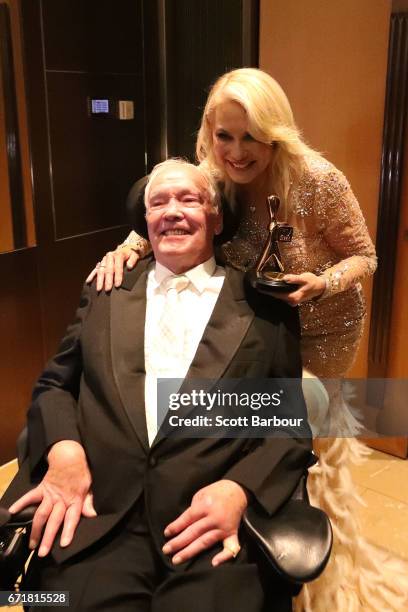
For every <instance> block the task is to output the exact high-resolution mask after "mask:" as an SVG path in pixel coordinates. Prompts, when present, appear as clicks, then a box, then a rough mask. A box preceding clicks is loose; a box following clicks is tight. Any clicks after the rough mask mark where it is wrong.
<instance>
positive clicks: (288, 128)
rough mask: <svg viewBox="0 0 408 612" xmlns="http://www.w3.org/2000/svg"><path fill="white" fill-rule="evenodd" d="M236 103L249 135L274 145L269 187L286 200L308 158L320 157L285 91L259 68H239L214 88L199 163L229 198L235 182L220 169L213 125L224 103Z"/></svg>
mask: <svg viewBox="0 0 408 612" xmlns="http://www.w3.org/2000/svg"><path fill="white" fill-rule="evenodd" d="M227 101H228V102H230V101H232V102H237V103H238V104H240V105H241V106H242V108H243V109H244V111H245V112H246V115H247V117H248V124H249V132H250V134H251V136H253V137H254V138H255V139H256V140H258V141H260V142H264V143H265V144H270V145H274V147H275V154H274V156H273V161H272V163H271V166H270V181H269V187H270V188H271V189H273V191H274V192H275V193H277V195H278V196H279V197H280V198H281V199H282V198H283V201H284V202H286V201H287V197H288V193H289V189H290V185H291V182H292V181H296V180H298V179H299V178H300V176H301V174H302V172H303V170H304V164H305V162H304V157H305V155H308V156H310V155H312V156H316V157H317V156H319V154H318V153H317V152H316V151H314V150H313V149H311V148H310V147H309V146H308V145H307V144H306V143H305V142H304V141H303V140H302V137H301V134H300V131H299V129H298V128H297V126H296V124H295V120H294V118H293V113H292V109H291V107H290V104H289V100H288V99H287V97H286V94H285V92H284V91H283V89H282V88H281V86H280V85H279V83H277V81H275V79H273V78H272V77H271V76H269V74H267V73H266V72H263V71H262V70H258V69H257V68H239V69H238V70H232V71H231V72H227V73H226V74H224V75H223V76H221V77H220V78H219V79H218V80H217V81H216V82H215V84H214V85H213V87H212V89H211V91H210V93H209V95H208V99H207V103H206V105H205V109H204V113H203V117H202V121H201V126H200V129H199V132H198V137H197V146H196V155H197V159H198V161H199V162H200V163H201V164H202V165H204V166H208V168H209V169H210V170H211V171H212V172H213V173H214V174H216V175H217V178H218V179H219V180H221V181H224V184H225V192H226V195H227V196H228V195H230V194H231V193H232V192H233V183H232V182H231V180H230V179H228V176H226V175H225V174H224V173H223V172H222V169H221V168H219V167H218V166H217V162H216V160H215V156H214V151H213V141H212V123H213V114H214V111H215V109H216V107H217V106H218V105H219V104H221V103H222V102H227Z"/></svg>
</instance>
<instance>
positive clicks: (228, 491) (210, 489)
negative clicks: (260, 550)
mask: <svg viewBox="0 0 408 612" xmlns="http://www.w3.org/2000/svg"><path fill="white" fill-rule="evenodd" d="M247 505H248V498H247V495H246V493H245V491H244V489H243V488H242V487H241V486H240V485H239V484H237V483H236V482H233V481H232V480H219V481H217V482H214V483H213V484H210V485H208V486H207V487H204V488H202V489H200V490H199V491H197V493H196V494H195V495H194V497H193V499H192V501H191V505H190V507H189V508H187V510H185V511H184V512H183V513H182V514H180V516H179V517H178V518H177V519H176V520H175V521H173V522H172V523H170V524H169V525H167V527H166V529H165V530H164V535H165V536H166V537H170V538H171V539H170V540H169V541H168V542H167V543H166V544H165V545H164V546H163V552H164V553H165V554H171V555H174V556H173V558H172V561H173V563H174V564H176V565H177V564H179V563H183V562H184V561H187V560H188V559H191V558H192V557H194V556H195V555H197V554H199V553H200V552H202V551H203V550H205V549H207V548H211V546H214V544H216V543H217V542H219V541H221V540H222V542H223V545H224V549H223V550H222V551H221V552H220V553H218V554H217V555H215V556H214V557H213V559H212V565H214V566H216V565H219V564H220V563H223V562H224V561H228V560H229V559H232V558H233V557H236V556H237V554H238V553H239V550H240V545H239V541H238V529H239V526H240V522H241V518H242V515H243V513H244V511H245V509H246V507H247Z"/></svg>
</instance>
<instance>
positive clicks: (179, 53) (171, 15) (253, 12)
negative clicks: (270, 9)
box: [165, 0, 259, 160]
mask: <svg viewBox="0 0 408 612" xmlns="http://www.w3.org/2000/svg"><path fill="white" fill-rule="evenodd" d="M258 8H259V7H258V2H257V1H251V0H200V1H199V2H192V1H191V0H167V2H166V13H165V15H166V28H165V31H166V60H165V61H166V64H167V66H166V72H167V96H168V110H167V115H168V151H169V154H170V155H186V156H188V157H190V158H191V159H192V160H193V159H194V150H195V140H196V133H197V130H198V128H199V124H200V118H201V114H202V110H203V108H204V105H205V101H206V98H207V93H208V90H209V89H210V86H211V85H212V83H213V82H214V81H215V80H216V78H217V77H218V76H220V75H222V74H223V73H224V72H227V71H228V70H232V69H233V68H239V67H241V66H243V65H246V66H250V65H257V62H258V54H257V45H256V44H255V45H252V47H251V50H252V52H251V51H248V49H249V46H248V45H247V44H246V43H247V41H246V40H245V36H248V38H250V39H251V40H252V41H254V40H256V41H257V37H258V22H257V13H258ZM249 22H250V23H249ZM247 28H249V30H252V31H248V30H247Z"/></svg>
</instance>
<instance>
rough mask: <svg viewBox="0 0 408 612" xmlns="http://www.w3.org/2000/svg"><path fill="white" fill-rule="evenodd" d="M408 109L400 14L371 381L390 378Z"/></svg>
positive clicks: (394, 34) (394, 38)
mask: <svg viewBox="0 0 408 612" xmlns="http://www.w3.org/2000/svg"><path fill="white" fill-rule="evenodd" d="M407 104H408V13H399V14H394V15H392V16H391V25H390V37H389V50H388V71H387V87H386V100H385V111H384V132H383V150H382V160H381V179H380V197H379V208H378V225H377V228H378V229H377V254H378V270H377V273H376V275H375V280H374V288H373V301H372V311H371V323H370V339H369V349H368V358H369V369H368V375H369V377H370V378H371V377H372V378H375V377H377V378H384V377H385V376H386V373H387V360H388V352H389V343H390V326H391V314H392V299H393V288H394V282H398V279H397V278H394V277H395V264H396V256H397V237H398V225H399V214H400V204H401V201H400V200H401V186H402V169H403V152H404V138H405V125H406V116H407ZM370 403H372V404H374V405H376V406H381V405H382V403H383V398H382V397H381V393H379V394H376V397H375V398H370Z"/></svg>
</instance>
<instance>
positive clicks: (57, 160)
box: [47, 72, 145, 238]
mask: <svg viewBox="0 0 408 612" xmlns="http://www.w3.org/2000/svg"><path fill="white" fill-rule="evenodd" d="M47 84H48V106H49V126H50V143H51V159H52V175H51V178H52V185H53V206H54V214H55V225H56V228H55V229H56V231H55V234H56V237H57V238H65V237H67V236H73V235H76V234H82V233H85V232H91V231H95V230H100V229H103V228H108V227H112V226H117V225H119V224H124V223H126V212H125V207H124V203H125V199H126V195H127V193H128V191H129V188H130V186H131V184H132V183H133V182H134V181H135V180H136V179H137V178H139V177H140V176H143V174H144V172H145V158H144V122H143V119H144V117H143V112H144V111H143V80H142V74H139V75H138V76H137V77H136V76H134V77H133V76H123V75H110V74H108V75H103V74H78V73H63V72H51V73H50V72H48V73H47ZM88 97H96V98H114V99H122V100H134V101H135V119H133V120H119V119H116V118H106V117H103V116H97V117H90V116H89V114H88V110H87V99H88Z"/></svg>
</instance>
